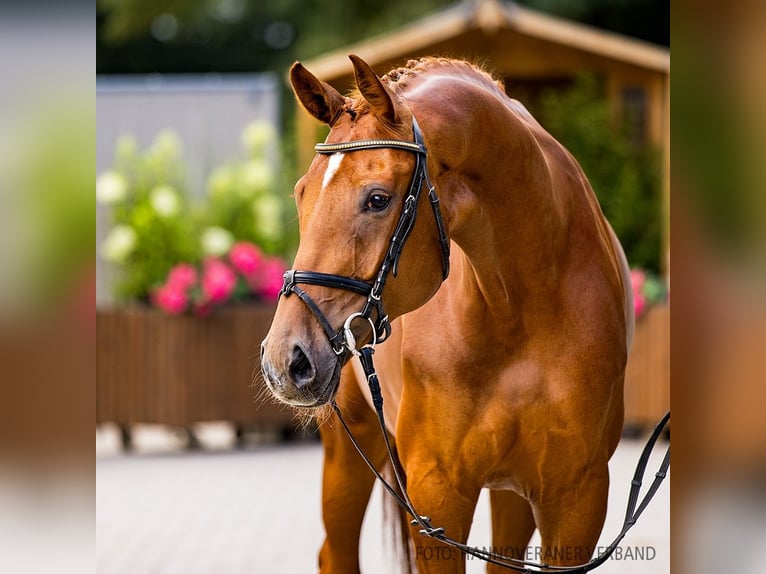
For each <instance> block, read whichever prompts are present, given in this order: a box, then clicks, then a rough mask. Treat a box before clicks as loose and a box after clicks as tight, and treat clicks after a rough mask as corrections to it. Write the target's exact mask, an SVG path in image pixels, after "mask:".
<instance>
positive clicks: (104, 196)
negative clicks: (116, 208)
mask: <svg viewBox="0 0 766 574" xmlns="http://www.w3.org/2000/svg"><path fill="white" fill-rule="evenodd" d="M127 195H128V182H127V181H126V180H125V178H124V177H123V176H122V174H120V173H118V172H116V171H112V170H110V171H105V172H104V173H102V174H101V175H100V176H98V178H97V179H96V201H97V202H98V203H101V204H104V205H113V204H115V203H120V202H121V201H123V200H124V199H125V198H126V197H127Z"/></svg>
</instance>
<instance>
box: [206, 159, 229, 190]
mask: <svg viewBox="0 0 766 574" xmlns="http://www.w3.org/2000/svg"><path fill="white" fill-rule="evenodd" d="M234 181H235V175H234V170H233V169H232V168H231V166H228V165H221V166H218V167H217V168H215V169H214V170H213V171H212V172H211V173H210V176H209V177H208V180H207V192H208V195H209V196H210V197H220V196H223V195H226V193H227V192H228V191H229V190H230V189H231V188H232V187H234Z"/></svg>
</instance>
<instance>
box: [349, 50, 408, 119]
mask: <svg viewBox="0 0 766 574" xmlns="http://www.w3.org/2000/svg"><path fill="white" fill-rule="evenodd" d="M348 57H349V59H350V60H351V63H352V64H353V65H354V78H355V79H356V87H357V88H359V93H360V94H362V97H363V98H364V99H365V100H367V103H369V104H370V107H371V108H372V112H373V113H374V114H375V115H376V116H378V117H379V118H380V119H382V120H384V121H385V122H387V123H389V124H391V125H393V124H395V123H397V120H398V118H397V115H396V106H394V94H393V92H391V90H390V89H388V88H387V87H386V86H384V85H383V82H381V81H380V78H379V77H378V76H377V74H375V72H373V71H372V68H371V67H370V65H369V64H368V63H367V62H365V61H364V60H362V59H361V58H360V57H359V56H356V55H354V54H349V56H348Z"/></svg>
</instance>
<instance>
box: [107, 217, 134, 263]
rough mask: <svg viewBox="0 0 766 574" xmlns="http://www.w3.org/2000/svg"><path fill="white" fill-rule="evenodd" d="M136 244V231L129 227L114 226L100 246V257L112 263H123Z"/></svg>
mask: <svg viewBox="0 0 766 574" xmlns="http://www.w3.org/2000/svg"><path fill="white" fill-rule="evenodd" d="M137 243H138V235H137V234H136V230H135V229H133V228H132V227H131V226H130V225H125V224H120V225H115V226H114V227H113V228H112V230H111V231H110V232H109V235H107V236H106V239H104V242H103V243H102V244H101V249H100V252H101V256H102V257H103V258H104V259H106V260H107V261H111V262H113V263H124V262H125V260H126V259H127V258H128V256H129V255H130V254H131V253H133V250H134V249H135V248H136V244H137Z"/></svg>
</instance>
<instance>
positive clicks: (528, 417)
mask: <svg viewBox="0 0 766 574" xmlns="http://www.w3.org/2000/svg"><path fill="white" fill-rule="evenodd" d="M350 58H351V61H352V64H353V68H354V75H355V80H356V86H357V89H356V90H355V91H354V92H353V93H352V94H350V95H349V96H344V95H342V94H340V93H339V92H338V91H336V90H335V89H334V88H332V87H331V86H329V85H328V84H327V83H325V82H322V81H320V80H319V79H317V78H316V77H315V76H313V75H312V74H311V73H310V72H309V71H308V70H306V69H305V68H304V67H303V66H302V65H301V64H300V63H296V64H295V65H294V66H293V67H292V69H291V72H290V77H291V83H292V87H293V90H294V91H295V94H296V96H297V98H298V100H299V101H300V102H301V104H302V105H303V107H304V108H305V109H306V110H307V111H308V112H309V113H310V114H311V115H312V116H313V117H315V118H316V119H317V120H319V121H321V122H324V123H326V124H328V125H329V126H330V128H331V129H330V133H329V135H328V136H327V140H326V143H325V144H322V145H323V146H324V147H322V145H320V146H318V148H319V151H320V153H319V154H318V155H317V156H316V157H315V158H314V160H313V162H312V164H311V166H310V167H309V169H308V171H307V173H306V174H305V175H304V176H303V177H302V178H301V179H300V180H299V181H298V183H297V184H296V186H295V200H296V202H297V206H298V216H299V225H300V235H301V242H300V247H299V249H298V252H297V255H296V258H295V264H294V268H295V269H298V270H308V272H303V271H296V272H288V274H287V276H286V280H285V288H284V289H283V294H284V295H291V294H293V293H296V294H298V295H299V296H285V297H282V298H281V300H280V302H279V305H278V307H277V311H276V314H275V316H274V321H273V324H272V326H271V330H270V331H269V334H268V336H267V337H266V339H265V340H264V343H263V346H262V349H261V356H262V369H263V374H264V378H265V381H266V383H267V385H268V386H269V388H270V390H271V391H272V392H273V394H274V395H275V396H276V397H277V398H278V399H280V400H281V401H284V402H286V403H288V404H290V405H294V406H296V407H303V408H316V407H319V406H322V405H326V404H327V403H328V402H330V401H331V400H333V399H334V400H335V401H336V402H337V405H338V407H339V408H340V410H341V411H342V412H343V414H344V415H345V418H347V419H348V420H349V426H350V427H351V429H352V431H353V433H354V435H355V436H356V437H357V440H358V442H359V443H360V444H361V446H362V447H363V449H364V451H365V452H366V453H367V455H368V456H369V458H370V459H371V460H372V462H373V463H374V464H375V465H377V466H378V467H380V466H382V465H384V464H385V462H386V450H385V446H384V442H383V438H382V435H381V433H380V432H379V429H378V428H377V420H376V417H375V414H374V412H373V410H372V409H371V407H370V404H371V397H370V392H369V390H368V389H367V385H366V381H365V380H364V376H363V373H362V371H361V369H360V367H359V365H358V364H357V362H356V361H350V358H351V356H352V353H351V352H350V351H351V350H352V349H353V348H354V347H355V344H356V343H354V342H351V343H349V342H348V338H346V339H345V340H344V338H343V334H344V331H343V329H342V326H343V325H344V323H345V324H346V326H347V327H349V324H351V326H350V327H349V329H348V330H347V331H346V332H345V334H346V335H352V337H351V338H352V339H355V340H356V341H358V342H359V343H369V342H373V338H375V339H380V338H382V337H385V336H386V335H387V334H389V333H387V332H386V329H385V327H387V326H388V325H387V320H390V321H391V329H390V335H389V336H388V337H387V339H388V340H387V341H386V343H385V344H382V345H379V346H378V347H377V352H376V355H375V359H376V363H377V372H378V374H379V375H380V381H381V383H382V386H383V397H384V399H385V400H384V407H383V408H384V412H385V419H386V421H387V424H388V430H389V432H390V436H391V437H392V440H393V441H394V443H395V448H396V451H397V453H398V457H399V460H400V463H401V466H402V468H403V469H404V471H405V473H406V489H407V491H408V493H409V497H410V499H411V500H412V503H413V504H414V506H415V507H416V508H417V509H418V510H420V511H421V512H423V513H425V514H428V516H430V517H431V520H432V522H433V524H434V525H438V526H441V527H444V528H445V530H446V533H447V534H448V535H449V536H451V537H452V538H454V539H456V540H458V541H461V542H465V541H466V539H467V537H468V533H469V529H470V526H471V522H472V518H473V513H474V508H475V505H476V502H477V499H478V497H479V493H480V491H481V489H482V488H488V489H490V501H491V512H492V537H493V539H492V546H494V547H498V548H502V549H506V550H507V549H508V548H517V549H524V548H525V547H526V545H527V544H528V542H529V540H530V537H531V535H532V534H533V532H534V530H535V528H537V529H539V531H540V535H541V540H542V553H543V555H545V556H549V557H551V559H550V560H549V563H550V564H552V565H561V566H564V565H573V564H582V563H584V562H587V560H588V558H589V556H590V555H591V553H592V552H593V549H594V547H595V545H596V543H597V540H598V538H599V535H600V532H601V529H602V526H603V523H604V518H605V514H606V506H607V491H608V487H609V472H608V467H607V463H608V461H609V458H610V457H611V455H612V453H613V452H614V450H615V448H616V446H617V443H618V440H619V438H620V433H621V429H622V423H623V379H624V371H625V364H626V360H627V353H628V348H629V345H630V340H631V338H632V332H633V314H632V313H633V305H632V301H631V294H630V293H631V291H630V288H629V284H630V282H629V276H628V268H627V263H626V260H625V256H624V254H623V251H622V248H621V247H620V245H619V243H618V241H617V239H616V238H615V235H614V233H613V232H612V230H611V228H610V226H609V224H608V223H607V221H606V220H605V218H604V215H603V214H602V212H601V209H600V207H599V205H598V202H597V200H596V198H595V196H594V194H593V191H592V189H591V187H590V185H589V183H588V180H587V179H586V177H585V175H584V174H583V172H582V170H581V168H580V167H579V165H578V164H577V162H576V161H575V159H574V158H573V157H572V156H571V154H569V153H568V152H567V150H566V149H564V147H562V145H561V144H559V143H558V142H557V141H556V140H555V139H554V138H553V137H551V135H549V134H548V133H547V132H546V131H545V130H544V129H543V128H542V127H541V126H540V124H538V123H537V121H535V120H534V119H533V117H532V116H531V115H530V114H529V112H528V111H527V110H526V109H525V108H524V106H523V105H521V104H520V103H519V102H518V101H516V100H513V99H510V98H509V97H508V96H507V95H506V93H505V91H504V89H503V86H502V84H501V83H500V82H498V81H495V80H494V79H493V78H492V77H491V76H490V75H489V74H488V73H486V72H484V71H482V70H480V69H478V68H477V67H475V66H473V65H471V64H469V63H466V62H463V61H457V60H451V59H443V58H424V59H421V60H417V61H410V62H408V63H407V65H406V66H405V67H403V68H399V69H395V70H392V71H391V72H389V73H388V74H387V75H385V76H383V77H378V76H377V75H376V74H375V73H374V72H373V70H372V69H371V68H370V66H369V65H368V64H367V63H365V62H364V61H363V60H362V59H360V58H359V57H356V56H351V57H350ZM415 126H419V128H420V129H419V131H420V132H422V135H421V136H420V137H421V138H422V143H423V144H424V146H425V147H424V148H422V147H413V148H412V149H409V148H407V144H403V145H401V146H400V145H397V143H398V142H410V143H409V145H410V146H412V143H411V142H417V137H416V133H415ZM370 140H376V141H377V140H380V141H378V142H377V143H379V144H380V145H377V146H376V145H375V143H376V141H373V142H370ZM344 142H357V143H356V144H354V143H350V144H347V145H346V146H345V147H344V146H343V145H340V146H333V145H332V144H343V143H344ZM359 142H361V143H359ZM417 145H418V144H417V143H416V144H415V146H417ZM416 150H420V152H419V151H416ZM425 150H427V152H426V151H425ZM421 152H422V153H421ZM421 156H422V157H423V161H424V162H425V164H424V165H423V166H422V167H423V168H425V169H421V166H420V164H419V163H418V162H420V161H421V159H420V158H421ZM413 173H416V175H417V173H424V174H425V181H426V183H427V184H428V185H427V186H425V190H426V192H430V193H425V194H421V195H419V196H418V197H420V199H418V200H417V201H418V203H419V207H420V217H418V218H417V219H416V220H415V221H414V224H413V225H412V228H411V230H408V231H410V233H409V238H407V235H406V234H405V235H404V238H403V239H402V240H401V241H402V242H403V241H406V245H404V247H403V248H401V249H400V252H399V253H397V254H396V257H394V259H395V260H396V261H394V262H393V263H394V265H393V266H394V267H396V268H395V269H394V270H393V271H392V272H391V273H390V274H389V275H390V276H387V277H384V281H383V282H384V284H385V289H382V286H380V285H378V287H380V288H381V290H380V291H379V292H378V295H380V294H381V293H382V297H381V299H380V302H379V306H375V305H377V303H376V301H375V300H374V298H373V297H372V296H369V292H370V290H371V289H372V290H373V291H375V289H376V288H377V287H376V288H372V287H371V286H372V285H374V284H375V282H376V280H379V278H380V274H381V271H380V270H381V268H382V267H385V266H386V265H388V264H389V263H391V260H390V259H391V257H390V252H391V245H393V244H394V243H396V241H394V242H393V243H392V235H393V234H394V233H395V228H397V227H398V223H399V222H400V220H401V219H402V216H401V213H402V212H403V210H406V209H409V208H410V207H412V206H405V205H403V204H404V203H405V201H407V202H408V203H409V200H405V197H406V196H407V195H408V190H409V188H410V187H417V188H419V186H420V185H421V184H422V182H421V180H420V179H418V178H417V177H415V178H413ZM415 180H417V181H415ZM431 182H432V183H431ZM431 185H432V186H433V189H429V186H431ZM437 193H438V198H439V200H440V206H441V207H439V204H438V203H435V202H434V199H435V198H436V194H437ZM429 199H430V200H431V201H432V202H434V204H433V205H429ZM414 207H418V205H415V206H414ZM431 207H433V209H431ZM432 211H433V213H432ZM441 218H443V222H442V221H441ZM442 228H443V229H442ZM440 231H442V232H443V233H446V235H447V236H448V237H449V240H448V247H449V248H450V249H449V254H448V255H447V250H446V249H445V245H443V242H442V241H440ZM396 233H399V230H398V229H397V230H396ZM400 247H401V246H400ZM443 257H448V259H449V260H448V263H449V266H447V265H445V263H446V261H443ZM448 269H450V270H451V272H450V273H449V274H448V277H446V278H445V275H447V273H446V272H447V270H448ZM291 274H292V275H291ZM301 274H303V275H301ZM301 278H302V279H301ZM327 278H335V279H336V281H334V282H333V281H328V280H326V279H327ZM386 278H387V282H386ZM323 279H325V280H323ZM300 283H302V284H303V286H302V287H300V288H299V287H297V284H300ZM365 295H368V296H367V298H365ZM370 304H373V307H374V308H373V307H370ZM363 307H364V308H365V311H364V313H363V314H362V315H361V317H362V320H354V318H355V317H359V316H360V315H359V310H360V308H363ZM383 309H385V313H386V316H383V313H384V311H383ZM333 334H334V335H333ZM328 339H329V341H328ZM320 432H321V436H322V441H323V444H324V453H325V461H324V476H323V494H322V503H323V520H324V526H325V531H326V538H325V541H324V544H323V546H322V548H321V550H320V555H319V570H320V572H322V573H329V572H332V573H347V572H348V573H352V572H354V573H355V572H359V558H358V543H359V533H360V528H361V524H362V519H363V516H364V513H365V509H366V506H367V503H368V499H369V496H370V492H371V489H372V486H373V483H374V476H373V475H372V474H371V473H370V471H369V469H368V468H367V467H366V466H365V463H364V462H363V461H362V459H361V458H360V457H359V455H358V454H357V452H356V451H355V450H354V447H353V446H352V444H351V442H350V441H349V439H348V437H347V436H345V434H344V433H343V429H342V427H341V425H340V424H338V422H337V421H335V420H330V419H328V420H326V421H325V422H324V424H323V425H322V426H321V429H320ZM419 529H420V527H419V526H413V527H412V532H411V534H412V541H413V543H414V550H415V551H414V559H415V562H416V564H417V567H418V570H419V571H420V572H424V573H425V572H438V573H440V574H450V573H457V572H464V571H465V560H464V556H462V555H460V554H459V553H458V552H454V551H452V552H446V551H445V549H446V547H444V546H442V543H441V542H439V541H438V540H433V539H431V538H427V537H424V536H420V535H419V534H418V530H419ZM495 568H496V566H493V565H489V566H488V570H489V571H490V572H495V571H496V570H495Z"/></svg>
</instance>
